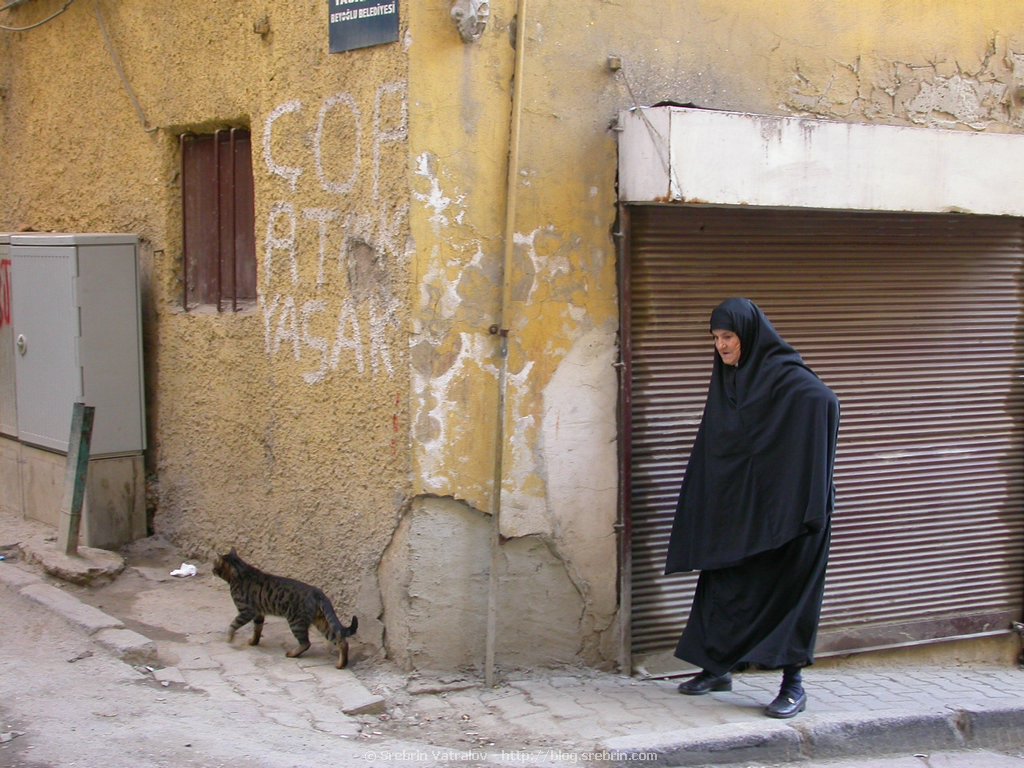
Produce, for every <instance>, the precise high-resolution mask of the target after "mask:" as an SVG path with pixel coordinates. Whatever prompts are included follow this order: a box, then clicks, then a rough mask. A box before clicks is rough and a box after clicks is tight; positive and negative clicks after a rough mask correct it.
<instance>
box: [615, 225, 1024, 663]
mask: <svg viewBox="0 0 1024 768" xmlns="http://www.w3.org/2000/svg"><path fill="white" fill-rule="evenodd" d="M628 218H629V220H630V221H629V227H628V245H627V250H628V252H629V255H628V261H629V263H628V266H626V268H625V271H626V275H627V277H626V279H625V280H624V286H625V288H624V296H623V299H624V312H626V313H627V316H628V326H629V328H628V336H629V338H628V343H627V344H625V345H624V346H625V348H626V349H627V350H628V351H629V354H628V357H627V360H626V365H627V372H628V387H629V389H630V391H629V395H628V402H629V403H630V409H629V418H628V419H627V422H628V423H630V424H631V426H630V430H631V431H630V434H629V435H628V436H627V438H626V444H627V449H626V453H627V454H628V455H627V456H626V460H625V462H624V465H625V468H624V471H625V472H626V475H627V476H626V477H625V478H624V485H625V487H626V488H628V489H630V490H629V499H628V503H629V507H630V509H629V512H628V514H629V529H630V531H631V534H630V560H631V574H630V579H631V588H630V600H631V603H632V608H631V625H632V626H631V643H632V651H633V654H634V657H636V656H637V655H638V654H646V653H654V652H659V651H664V650H666V649H671V648H672V647H674V645H675V642H676V641H677V639H678V636H679V632H680V631H681V629H682V627H683V625H684V623H685V619H686V614H687V612H688V610H689V604H690V600H691V598H692V590H693V585H694V584H695V583H696V576H695V575H684V576H672V577H665V576H663V575H662V567H663V564H664V556H665V549H666V547H667V544H668V535H669V530H670V528H671V522H672V516H673V513H674V509H675V500H676V493H677V491H678V488H679V483H680V482H681V480H682V475H683V470H684V467H685V464H686V459H687V456H688V452H689V449H690V445H691V443H692V441H693V437H694V434H695V433H696V429H697V425H698V423H699V421H700V417H701V411H702V408H703V404H704V397H705V394H706V389H707V381H708V378H709V376H710V371H711V362H712V354H713V348H712V345H711V340H710V336H709V333H708V327H707V323H708V317H709V315H710V311H711V309H712V308H713V307H714V306H715V305H716V304H718V302H719V301H721V300H722V299H723V298H727V297H729V296H747V297H749V298H751V299H753V300H754V301H755V302H757V303H758V304H759V305H760V306H761V307H762V308H763V309H764V310H765V312H766V314H767V315H768V316H769V318H771V320H772V322H773V323H774V324H775V326H776V327H777V328H778V330H779V332H780V333H781V334H782V335H783V336H784V337H785V338H786V339H787V340H789V341H790V342H792V343H793V345H794V346H795V347H796V348H797V349H799V350H800V351H801V353H802V354H803V355H804V357H805V359H806V360H807V362H808V364H809V365H810V366H811V367H812V368H814V370H815V371H816V372H817V373H818V374H819V375H820V376H821V377H822V379H824V380H825V382H826V383H828V384H829V386H831V387H832V388H833V389H834V390H835V392H836V393H837V395H838V396H839V398H840V401H841V403H842V426H841V429H840V444H839V453H838V457H837V466H836V484H837V490H838V502H837V510H836V515H835V518H834V527H833V531H834V533H833V544H832V555H831V559H830V567H829V574H828V580H827V586H826V594H825V603H824V606H823V611H822V625H821V636H820V637H819V643H818V651H819V653H827V652H830V651H833V652H836V651H850V650H858V649H868V648H876V647H892V646H898V645H907V644H914V643H922V642H929V641H935V640H941V639H947V638H953V637H966V636H976V635H983V634H988V633H994V632H1001V631H1006V630H1007V629H1008V628H1009V622H1010V620H1011V619H1012V618H1019V616H1020V613H1021V609H1022V605H1024V487H1022V486H1024V472H1022V469H1024V439H1022V432H1024V424H1022V418H1024V407H1022V404H1024V393H1022V391H1021V386H1022V377H1021V366H1022V363H1024V360H1022V355H1024V353H1022V348H1021V342H1022V338H1021V327H1020V326H1021V321H1022V315H1021V264H1022V254H1024V239H1022V227H1021V222H1020V221H1019V220H1017V219H1008V218H992V217H980V216H959V215H941V216H939V215H936V216H927V215H899V214H866V213H852V212H821V211H778V210H765V209H716V208H710V207H692V208H691V207H681V206H631V207H630V208H629V209H628Z"/></svg>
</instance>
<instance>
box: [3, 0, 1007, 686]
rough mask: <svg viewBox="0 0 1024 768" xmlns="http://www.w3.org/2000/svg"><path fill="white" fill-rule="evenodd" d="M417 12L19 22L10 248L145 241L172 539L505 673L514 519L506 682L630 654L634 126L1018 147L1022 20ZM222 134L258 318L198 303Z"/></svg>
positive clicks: (959, 9)
mask: <svg viewBox="0 0 1024 768" xmlns="http://www.w3.org/2000/svg"><path fill="white" fill-rule="evenodd" d="M61 4H62V3H60V2H59V0H31V1H30V2H28V3H25V4H23V5H21V6H19V7H17V8H15V9H12V10H10V11H7V12H4V13H3V14H0V23H4V24H7V25H10V26H22V25H27V24H31V23H33V22H35V21H37V20H39V19H40V18H43V17H45V16H48V15H50V14H51V13H53V12H54V11H56V10H59V7H60V5H61ZM96 8H98V9H99V11H100V13H101V18H102V19H103V21H104V22H105V24H104V26H105V28H106V29H107V34H104V32H103V26H101V24H100V22H99V18H98V17H97V15H96V12H95V9H96ZM401 8H402V20H401V34H400V39H399V41H398V42H397V43H392V44H389V45H383V46H376V47H373V48H368V49H364V50H360V51H352V52H349V53H345V54H329V53H328V52H327V43H328V39H327V28H326V3H324V2H322V0H300V1H299V2H292V3H286V4H278V5H253V4H251V3H247V2H241V0H225V1H224V2H218V3H214V4H210V3H203V4H200V3H197V2H193V1H192V0H184V1H183V2H178V3H171V4H168V3H157V2H154V1H153V0H124V1H123V2H113V0H95V2H86V3H75V4H73V5H71V6H70V7H69V8H68V10H67V12H65V13H63V14H62V15H60V16H59V17H57V18H56V19H54V20H53V21H52V22H50V23H48V24H46V25H44V26H42V27H39V28H38V29H35V30H32V31H28V32H6V31H0V152H2V162H0V231H15V230H21V229H29V228H31V229H36V230H66V231H128V232H136V233H138V234H139V235H140V236H141V237H142V238H143V248H142V267H143V285H142V290H143V295H144V299H145V319H144V325H145V352H146V374H147V386H148V399H147V410H148V419H149V424H148V433H149V445H150V448H149V451H148V455H147V466H148V468H149V471H150V479H151V487H150V493H151V498H152V504H153V510H154V519H153V522H154V525H155V527H156V529H157V530H158V531H160V532H162V533H165V534H166V535H168V536H170V537H172V538H174V539H175V540H176V541H177V542H179V543H180V544H182V545H184V546H186V547H187V548H189V549H190V550H191V551H193V552H194V553H196V554H198V555H209V554H212V552H213V551H215V550H217V549H222V548H225V547H228V546H231V545H234V546H236V547H238V548H239V550H240V552H241V553H242V554H243V556H246V557H248V558H249V559H251V560H252V561H254V562H256V563H257V564H259V565H261V566H264V567H266V568H268V569H271V570H276V571H278V572H282V573H287V574H288V575H292V576H296V577H298V578H302V579H306V580H309V581H314V582H316V583H318V584H320V585H321V586H323V587H324V588H325V589H326V590H327V591H328V593H329V594H331V596H332V597H333V598H334V599H335V601H336V602H337V603H338V606H339V610H340V611H341V612H342V613H350V612H352V611H356V612H357V613H359V614H360V622H361V625H362V626H363V627H364V628H365V629H363V630H361V632H360V634H361V636H362V640H363V641H364V642H365V643H367V645H368V646H369V652H373V651H374V650H376V649H382V648H385V647H386V648H387V649H388V650H389V652H390V653H391V654H392V655H393V656H395V657H396V658H397V659H399V660H401V661H402V662H403V663H406V664H409V665H418V666H433V667H436V666H445V665H447V666H475V667H478V666H479V665H480V664H481V663H482V655H483V650H482V649H483V643H484V637H483V634H482V633H483V632H484V629H483V624H481V622H482V621H484V617H485V611H486V605H487V599H488V596H487V589H488V579H487V569H488V567H489V563H490V558H491V537H490V535H489V531H490V518H489V517H488V516H489V515H491V514H495V513H497V514H499V515H500V531H501V534H502V537H503V539H502V543H501V544H500V545H499V560H500V561H501V562H503V563H504V570H503V571H502V573H501V574H500V576H501V578H500V579H499V592H498V594H497V598H498V599H497V607H498V613H499V626H500V627H501V628H502V631H501V632H500V633H499V637H498V638H497V639H496V640H497V646H496V651H497V658H498V662H499V664H503V665H514V664H533V663H556V662H559V661H583V662H586V663H591V664H601V665H608V664H611V663H614V661H615V660H616V658H617V657H618V655H619V651H620V649H619V646H618V629H617V619H618V618H619V617H618V604H619V601H618V594H619V592H618V583H617V567H616V564H617V557H618V543H617V534H616V528H615V522H616V519H617V499H618V488H617V480H616V477H617V472H616V470H617V453H616V451H617V449H616V437H617V430H618V425H617V423H616V402H617V387H618V381H617V372H616V368H615V367H614V363H615V362H616V361H617V356H618V347H617V344H618V339H617V328H618V286H617V279H616V274H617V264H616V244H615V240H614V238H613V236H612V232H613V230H614V227H615V217H616V208H615V203H616V189H615V183H616V178H615V168H616V138H615V132H614V130H612V128H611V125H612V123H613V121H614V119H615V116H616V115H617V114H618V113H619V111H620V110H622V109H625V108H629V107H631V106H634V105H637V104H644V105H646V104H653V103H657V102H660V101H664V100H670V101H674V102H678V103H692V104H695V105H696V106H698V107H703V108H709V109H728V110H734V111H745V112H756V113H765V114H784V115H810V116H817V117H825V118H832V119H838V120H847V121H864V122H877V123H894V124H904V125H924V126H930V127H940V128H952V129H960V130H968V131H978V130H985V131H1000V132H1005V131H1014V132H1019V131H1021V130H1022V129H1024V124H1022V119H1024V118H1022V112H1021V86H1022V76H1024V36H1022V34H1021V32H1020V30H1021V29H1024V7H1022V8H1016V7H1013V6H1008V5H1007V4H1006V3H1005V2H1003V1H1002V0H980V1H979V0H971V2H967V1H966V0H964V1H963V2H948V3H938V2H931V3H924V4H920V3H919V4H915V5H914V6H913V7H910V6H902V5H893V4H892V3H887V2H882V0H867V1H866V2H859V3H856V4H849V5H848V6H841V5H840V6H836V5H828V6H824V5H822V4H820V3H816V2H811V0H800V1H799V2H797V1H791V2H777V3H774V4H772V5H771V7H765V5H764V3H762V2H754V0H697V1H696V2H691V3H685V4H683V3H666V2H664V0H635V1H634V2H630V3H621V2H612V1H611V0H603V1H601V2H590V3H562V4H550V3H549V4H538V3H528V4H527V11H526V15H525V18H522V19H518V20H517V19H516V18H515V14H516V8H517V4H516V2H515V0H498V1H497V2H491V3H490V18H489V21H488V24H487V27H486V28H485V30H484V32H483V34H482V35H481V37H480V39H479V40H478V41H476V42H472V43H466V42H463V39H462V37H461V36H460V35H459V33H458V31H457V30H456V28H455V25H454V24H453V23H452V20H451V18H450V15H449V11H450V8H451V3H450V2H448V0H430V2H419V0H416V2H407V3H402V4H401ZM516 35H520V36H525V52H526V58H525V61H524V62H523V73H522V83H521V85H522V87H523V90H522V101H521V104H520V108H521V120H522V122H521V131H520V134H519V136H520V141H519V146H518V158H519V162H518V165H517V166H516V167H515V168H513V169H512V176H513V179H514V181H515V185H514V190H515V194H514V201H513V203H514V204H512V205H510V204H509V203H510V201H509V198H508V195H507V187H506V181H507V174H508V161H509V157H510V140H511V112H512V85H513V82H512V80H513V78H512V75H513V68H514V65H515V49H514V47H513V46H514V42H515V39H516ZM520 39H522V38H520ZM112 52H113V53H116V55H117V57H118V59H119V60H120V62H121V65H122V68H121V72H119V70H118V67H117V66H115V59H114V56H113V53H112ZM610 54H615V55H616V56H618V57H619V58H620V61H621V63H622V67H621V69H619V70H617V71H616V70H612V69H610V68H609V66H608V56H609V55H610ZM122 72H123V75H122ZM133 99H134V100H135V103H133ZM224 126H243V127H248V128H249V129H250V130H251V132H252V144H253V157H252V160H253V169H254V175H255V199H256V211H255V213H256V242H257V262H258V264H257V271H258V289H259V299H258V301H257V302H255V303H254V305H253V306H246V307H244V308H243V310H242V311H241V312H238V313H230V312H226V313H220V314H218V313H216V312H215V311H213V310H211V309H209V308H203V309H198V310H195V311H191V312H188V313H185V312H183V311H182V308H181V299H180V292H181V282H180V281H181V252H182V242H181V225H180V221H181V206H180V178H179V172H178V168H179V157H178V144H177V136H178V135H179V134H180V133H181V132H182V131H186V130H192V131H204V130H212V129H214V128H217V127H224ZM509 214H510V215H511V222H508V221H507V218H506V217H507V215H509ZM507 224H508V225H509V227H508V229H509V231H510V232H511V233H512V242H511V243H510V244H509V245H510V250H509V252H508V253H506V238H505V233H506V225H507ZM506 255H507V256H509V258H508V259H507V263H506ZM503 297H505V298H507V303H505V304H504V306H502V302H503ZM497 324H502V325H504V330H507V344H508V355H507V358H503V357H502V354H501V349H502V336H501V335H500V334H494V333H492V332H491V326H493V325H497ZM499 330H501V329H500V328H499ZM503 380H504V381H505V383H506V389H505V391H504V392H502V391H501V389H500V384H501V382H502V381H503ZM499 428H500V429H499ZM499 433H500V434H501V439H500V440H499V439H498V435H499ZM463 625H464V626H466V627H470V628H471V631H465V632H464V631H461V630H460V629H455V630H454V631H455V634H454V635H453V627H455V628H459V627H461V626H463ZM507 627H513V628H514V629H511V630H510V629H506V628H507Z"/></svg>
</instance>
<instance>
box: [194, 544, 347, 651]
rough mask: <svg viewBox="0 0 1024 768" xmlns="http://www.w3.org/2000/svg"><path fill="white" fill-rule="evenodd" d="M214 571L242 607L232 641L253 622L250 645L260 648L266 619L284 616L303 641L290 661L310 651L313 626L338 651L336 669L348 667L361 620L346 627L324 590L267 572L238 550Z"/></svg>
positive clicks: (221, 560) (232, 628) (233, 624)
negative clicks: (351, 644) (352, 637)
mask: <svg viewBox="0 0 1024 768" xmlns="http://www.w3.org/2000/svg"><path fill="white" fill-rule="evenodd" d="M213 572H214V573H215V574H217V575H218V576H220V577H221V578H222V579H224V581H226V582H227V583H228V586H229V587H230V588H231V599H232V600H234V601H235V607H236V608H238V615H237V616H236V617H235V620H234V621H232V622H231V626H230V627H229V629H228V642H231V641H232V640H233V639H234V637H235V631H236V630H238V629H240V628H241V627H243V626H245V625H246V624H248V623H249V622H250V621H251V622H252V623H253V633H252V640H250V641H249V645H257V644H258V643H259V642H260V634H261V633H262V632H263V620H264V617H265V616H266V615H268V614H269V615H271V616H283V617H284V618H286V619H288V627H289V628H290V629H291V631H292V634H293V635H295V639H296V640H298V641H299V647H298V648H295V649H294V650H291V651H288V653H287V655H288V656H289V657H290V658H295V657H296V656H301V655H302V654H303V653H305V652H306V651H307V650H308V649H309V627H310V625H313V626H315V627H316V628H317V629H319V630H320V631H321V632H322V633H323V635H324V637H326V638H327V642H329V643H331V644H333V645H334V646H335V647H336V648H337V649H338V663H337V664H336V665H335V666H337V668H338V669H343V668H344V667H345V665H346V664H348V638H349V636H350V635H354V634H355V633H356V629H357V628H358V627H359V621H358V619H357V618H356V617H355V616H353V617H352V623H351V624H349V626H347V627H346V626H345V625H343V624H342V623H341V622H340V621H339V620H338V616H337V614H335V613H334V606H332V605H331V601H330V600H328V599H327V595H325V594H324V593H323V591H321V590H319V589H317V588H316V587H314V586H312V585H310V584H305V583H303V582H301V581H297V580H296V579H288V578H285V577H284V576H275V575H273V574H271V573H264V572H263V571H261V570H260V569H259V568H256V567H255V566H252V565H249V564H248V563H247V562H245V561H244V560H243V559H242V558H240V557H239V556H238V553H237V552H235V549H234V547H232V548H231V551H230V552H228V553H227V554H226V555H221V556H220V557H218V558H217V560H216V562H215V563H214V564H213Z"/></svg>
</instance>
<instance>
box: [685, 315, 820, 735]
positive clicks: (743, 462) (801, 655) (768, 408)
mask: <svg viewBox="0 0 1024 768" xmlns="http://www.w3.org/2000/svg"><path fill="white" fill-rule="evenodd" d="M711 334H712V336H713V337H714V340H715V352H716V354H715V364H714V370H713V371H712V373H711V384H710V386H709V388H708V397H707V402H706V404H705V406H704V415H703V417H702V419H701V424H700V428H699V430H698V431H697V437H696V439H695V440H694V443H693V449H692V451H691V453H690V461H689V464H688V465H687V467H686V476H685V478H684V480H683V485H682V488H681V490H680V492H679V503H678V506H677V507H676V516H675V521H674V522H673V525H672V536H671V539H670V540H669V546H668V558H667V561H666V564H665V573H677V572H679V571H694V570H699V571H700V572H701V574H700V578H699V579H698V581H697V590H696V593H695V594H694V598H693V607H692V609H691V611H690V618H689V621H688V622H687V625H686V629H685V630H684V631H683V635H682V637H681V638H680V639H679V645H678V646H677V647H676V653H675V655H676V656H677V657H678V658H680V659H683V660H684V661H688V662H690V663H692V664H695V665H697V666H698V667H700V668H701V669H702V671H701V672H700V674H698V675H696V676H694V677H692V678H690V679H689V680H687V681H686V682H684V683H682V684H681V685H680V686H679V691H680V693H685V694H689V695H699V694H704V693H708V692H709V691H728V690H731V689H732V674H731V672H732V670H733V668H735V667H736V666H737V665H739V664H756V665H758V666H761V667H764V668H767V669H780V668H781V669H782V670H783V678H782V687H781V689H780V691H779V695H778V697H776V699H775V700H774V701H773V702H772V703H771V704H770V705H769V706H768V707H767V709H766V710H765V714H767V715H768V716H769V717H779V718H787V717H793V716H794V715H796V714H798V713H800V712H802V711H803V710H804V709H805V708H806V706H807V694H806V693H805V692H804V689H803V684H802V678H801V674H800V670H801V668H802V667H804V666H807V665H809V664H811V663H812V662H813V661H814V641H815V638H816V636H817V631H818V615H819V613H820V609H821V598H822V592H823V590H824V587H825V566H826V564H827V562H828V548H829V532H830V521H831V516H832V507H833V502H834V499H835V489H834V486H833V484H832V468H833V465H834V461H835V454H836V439H837V435H838V431H839V400H838V399H837V398H836V396H835V395H834V394H833V393H832V390H830V389H829V388H828V387H826V386H825V385H824V384H823V383H822V382H821V380H820V379H819V378H818V377H817V376H816V375H815V374H814V372H813V371H811V369H810V368H808V367H807V366H806V365H805V364H804V361H803V359H802V358H801V357H800V354H799V353H798V352H797V351H796V350H795V349H793V348H792V347H791V346H790V345H789V344H787V343H786V342H785V341H784V340H783V339H782V337H780V336H779V334H778V333H777V332H776V330H775V328H773V327H772V324H771V323H770V322H769V321H768V318H767V317H765V315H764V313H763V312H762V311H761V310H760V309H759V308H758V307H757V305H755V304H754V303H753V302H752V301H749V300H747V299H728V300H727V301H724V302H722V303H721V304H720V305H719V306H718V307H717V308H716V309H715V311H714V312H712V313H711Z"/></svg>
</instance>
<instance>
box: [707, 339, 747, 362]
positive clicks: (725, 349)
mask: <svg viewBox="0 0 1024 768" xmlns="http://www.w3.org/2000/svg"><path fill="white" fill-rule="evenodd" d="M711 336H712V337H713V338H714V340H715V350H716V351H717V352H718V356H719V357H721V358H722V362H723V363H725V364H726V365H732V366H736V365H739V364H740V337H739V336H737V335H736V334H735V333H733V332H732V331H723V330H713V331H711Z"/></svg>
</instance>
